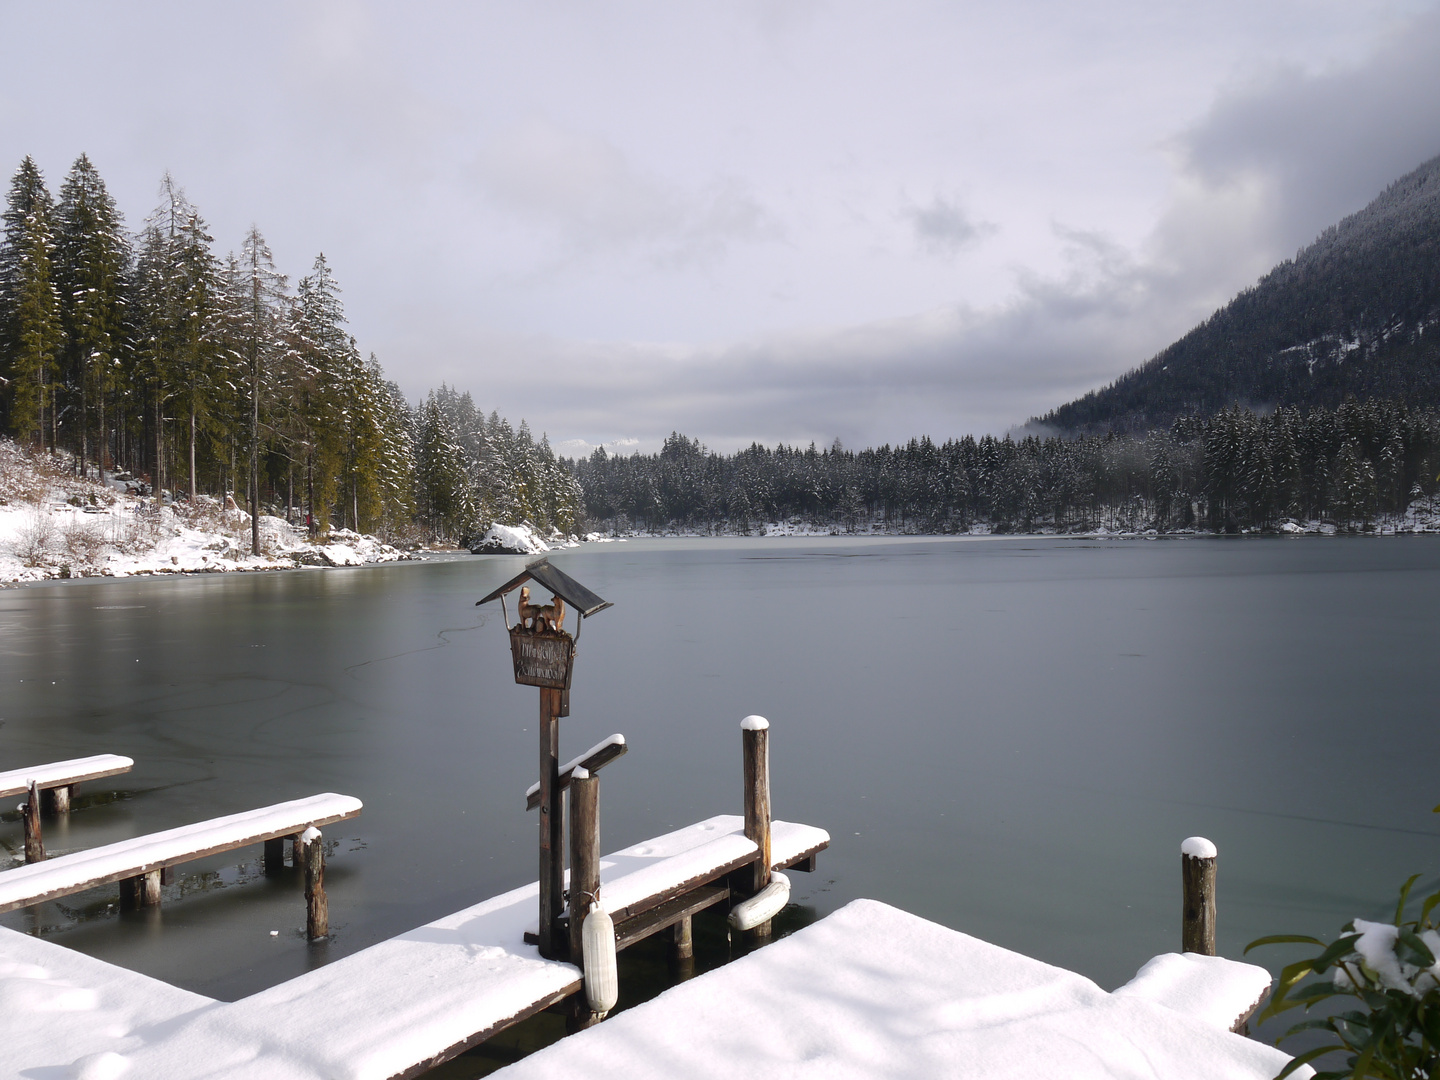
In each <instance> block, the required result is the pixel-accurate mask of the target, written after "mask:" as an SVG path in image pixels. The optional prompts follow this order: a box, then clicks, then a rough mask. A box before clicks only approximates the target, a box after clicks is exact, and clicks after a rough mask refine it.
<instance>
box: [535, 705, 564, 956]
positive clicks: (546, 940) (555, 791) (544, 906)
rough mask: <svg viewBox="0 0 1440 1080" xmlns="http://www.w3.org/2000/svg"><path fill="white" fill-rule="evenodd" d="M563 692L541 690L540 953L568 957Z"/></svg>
mask: <svg viewBox="0 0 1440 1080" xmlns="http://www.w3.org/2000/svg"><path fill="white" fill-rule="evenodd" d="M560 693H561V692H560V691H559V690H551V689H547V688H545V687H541V689H540V925H539V927H538V929H539V932H540V955H541V956H543V957H545V959H547V960H563V959H565V947H566V944H567V942H566V941H565V939H564V938H563V937H562V936H561V934H560V911H561V905H562V904H563V897H564V894H565V821H564V817H563V814H562V809H561V805H562V804H561V799H562V798H563V795H564V793H563V791H562V789H561V787H560V711H561V702H560Z"/></svg>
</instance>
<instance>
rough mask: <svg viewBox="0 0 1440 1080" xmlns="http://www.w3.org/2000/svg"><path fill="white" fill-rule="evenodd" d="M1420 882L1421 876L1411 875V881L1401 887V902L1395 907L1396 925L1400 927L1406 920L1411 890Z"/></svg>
mask: <svg viewBox="0 0 1440 1080" xmlns="http://www.w3.org/2000/svg"><path fill="white" fill-rule="evenodd" d="M1419 880H1420V875H1419V874H1411V875H1410V880H1409V881H1407V882H1405V884H1404V885H1401V886H1400V902H1399V903H1398V904H1396V905H1395V925H1396V926H1399V925H1400V921H1401V920H1402V919H1404V918H1405V901H1407V900H1408V899H1410V890H1411V889H1412V888H1414V887H1415V882H1417V881H1419Z"/></svg>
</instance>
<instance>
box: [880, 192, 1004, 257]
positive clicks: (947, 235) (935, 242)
mask: <svg viewBox="0 0 1440 1080" xmlns="http://www.w3.org/2000/svg"><path fill="white" fill-rule="evenodd" d="M901 216H902V217H904V218H905V219H906V220H908V221H909V222H910V225H911V228H912V229H913V230H914V232H915V239H916V242H917V243H919V245H920V246H921V247H922V248H923V249H924V250H925V251H927V252H929V253H930V254H932V255H940V256H944V257H951V256H954V255H957V254H959V253H960V252H961V251H963V250H964V249H965V248H967V247H970V246H971V245H972V244H975V243H977V242H978V241H980V240H981V239H983V238H984V237H986V236H989V235H990V234H992V233H993V232H995V226H994V225H991V224H990V223H988V222H984V221H980V222H977V221H973V220H971V218H970V215H969V214H967V213H966V212H965V209H964V207H962V206H961V205H960V204H959V202H957V201H955V200H953V199H947V198H945V197H944V196H941V195H936V196H935V197H934V198H933V199H931V200H930V202H929V203H928V204H927V205H925V206H914V205H910V206H906V207H905V208H904V210H902V211H901Z"/></svg>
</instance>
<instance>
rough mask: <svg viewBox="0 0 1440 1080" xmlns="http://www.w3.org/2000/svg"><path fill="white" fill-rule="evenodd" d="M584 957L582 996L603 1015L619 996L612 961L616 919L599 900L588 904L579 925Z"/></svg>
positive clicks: (615, 967) (594, 1009) (615, 969)
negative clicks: (583, 989) (583, 990)
mask: <svg viewBox="0 0 1440 1080" xmlns="http://www.w3.org/2000/svg"><path fill="white" fill-rule="evenodd" d="M580 940H581V945H580V948H581V949H582V950H583V955H584V957H585V1000H586V1001H587V1002H589V1004H590V1011H591V1012H597V1013H600V1014H601V1015H602V1016H603V1015H604V1014H605V1013H608V1012H609V1011H610V1010H611V1009H613V1008H614V1007H615V1002H616V1001H618V1000H619V999H620V974H619V969H618V968H617V966H616V963H615V920H614V919H612V918H610V913H609V912H608V911H606V910H605V909H604V908H603V907H601V906H600V904H599V902H598V901H597V902H596V903H593V904H591V905H590V910H589V912H587V913H586V915H585V924H584V925H583V926H581V927H580Z"/></svg>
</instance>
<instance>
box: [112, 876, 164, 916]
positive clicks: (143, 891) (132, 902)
mask: <svg viewBox="0 0 1440 1080" xmlns="http://www.w3.org/2000/svg"><path fill="white" fill-rule="evenodd" d="M159 903H160V871H159V870H151V871H149V872H148V873H144V874H137V875H136V876H135V877H129V878H122V879H121V880H120V910H121V911H138V910H140V909H141V908H145V907H155V906H156V905H158V904H159Z"/></svg>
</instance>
